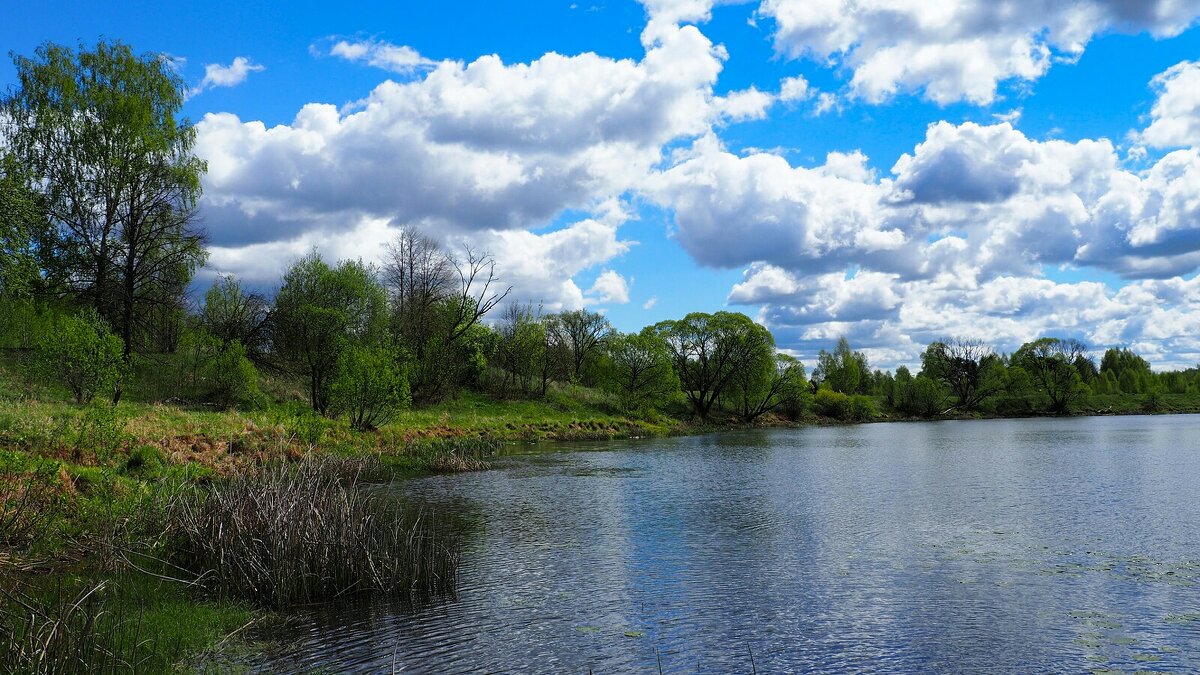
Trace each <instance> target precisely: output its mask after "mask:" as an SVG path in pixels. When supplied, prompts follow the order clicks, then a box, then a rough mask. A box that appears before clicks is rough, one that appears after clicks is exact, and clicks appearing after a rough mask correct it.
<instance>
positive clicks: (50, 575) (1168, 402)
mask: <svg viewBox="0 0 1200 675" xmlns="http://www.w3.org/2000/svg"><path fill="white" fill-rule="evenodd" d="M7 384H8V386H6V387H0V394H2V395H0V524H3V525H4V527H3V528H0V529H2V530H3V531H4V536H3V538H2V539H0V581H3V582H4V583H5V584H6V588H4V589H3V590H4V591H5V593H4V596H5V597H4V598H3V599H2V600H3V602H5V603H8V607H9V609H10V617H15V616H17V614H12V613H11V610H12V608H14V607H17V608H18V609H19V608H20V607H19V605H20V601H22V599H23V601H26V602H27V601H29V600H30V599H31V598H36V599H37V601H38V602H42V603H44V609H46V612H45V616H43V617H42V619H43V621H44V622H46V623H47V625H52V624H53V622H54V621H61V622H67V621H73V620H83V619H86V617H87V616H88V615H87V614H86V613H82V614H80V613H78V610H71V608H72V607H86V606H94V607H101V606H102V607H104V608H105V612H104V613H103V614H101V616H107V617H110V618H112V617H116V619H115V620H116V621H117V624H116V626H117V627H118V628H119V629H114V628H113V626H108V627H106V629H105V630H106V633H107V634H108V635H109V639H111V640H112V644H111V645H109V646H106V647H105V649H109V650H110V651H111V652H112V653H114V654H118V653H119V654H121V657H120V659H116V660H114V661H112V664H119V663H134V662H138V663H144V664H154V665H155V667H156V668H166V667H170V668H178V669H185V670H186V669H194V668H196V667H198V666H197V664H203V663H204V662H206V661H208V660H210V659H213V658H218V659H219V658H220V654H221V653H222V652H225V651H229V650H237V649H240V648H242V646H240V645H239V636H240V635H242V634H243V629H244V628H245V627H246V626H247V625H248V624H251V623H253V622H261V621H265V620H270V617H271V616H272V614H271V613H270V612H267V611H264V610H262V609H260V608H256V607H255V606H254V603H247V602H245V601H238V600H214V599H213V598H211V597H205V596H203V595H201V594H198V593H196V592H195V589H194V588H189V587H188V586H187V585H185V584H184V583H180V582H179V581H175V580H170V579H164V578H162V577H172V576H174V575H172V574H164V573H163V572H164V570H162V569H154V568H152V567H153V566H152V565H147V564H146V561H141V564H139V561H138V559H136V556H134V557H132V558H131V556H130V555H128V554H127V552H128V551H129V550H138V548H139V547H141V546H143V545H144V544H145V542H151V543H150V545H149V546H150V547H151V548H153V547H154V546H157V545H159V544H158V543H156V542H159V541H160V540H161V539H162V538H163V536H164V532H163V531H162V530H157V531H156V530H155V527H158V525H157V524H156V523H152V522H148V521H147V518H146V517H145V516H146V514H147V513H152V512H154V511H155V510H156V509H157V508H158V506H159V505H162V504H165V503H169V502H171V501H172V500H175V499H178V498H179V496H180V495H182V494H187V493H191V492H196V491H205V490H208V489H209V486H212V485H215V484H219V483H223V482H224V481H226V480H227V479H229V478H230V477H234V476H241V475H253V474H256V473H258V472H261V470H262V469H263V468H264V467H270V466H278V465H288V464H296V463H298V462H300V461H302V460H303V459H304V458H310V457H324V456H327V457H342V458H356V457H357V458H369V459H371V460H372V461H375V462H377V463H378V465H379V467H380V468H381V469H382V471H383V472H384V475H383V476H382V477H381V479H384V480H386V479H393V478H398V477H404V476H415V475H423V474H428V473H432V472H440V471H462V470H473V469H480V468H486V467H487V466H488V463H487V462H488V457H489V456H490V455H493V454H495V453H497V452H499V451H501V449H502V448H503V446H504V445H505V444H510V443H530V442H555V441H576V440H611V439H622V438H643V437H654V436H679V435H689V434H701V433H710V432H716V431H721V430H729V429H739V428H748V427H759V428H761V427H800V426H811V425H827V424H828V425H832V424H847V423H852V422H847V421H842V420H837V419H834V418H830V417H822V416H818V415H816V414H815V413H813V412H811V411H810V412H807V413H806V414H805V415H804V416H802V417H800V418H799V419H795V420H789V419H785V418H783V417H779V416H774V415H766V416H763V417H761V418H759V420H757V421H756V423H755V424H752V425H747V424H743V423H740V422H739V421H738V420H736V418H733V417H730V416H719V417H718V418H717V419H716V420H714V421H711V422H707V423H697V422H693V421H689V420H687V419H686V413H687V409H686V408H685V407H683V406H682V405H677V406H674V407H673V408H672V414H657V413H656V414H651V415H646V416H629V415H622V414H619V413H616V412H614V411H612V410H611V408H609V407H607V406H606V404H605V402H604V401H603V400H602V398H601V397H600V396H599V395H598V394H597V393H596V392H593V391H591V390H587V389H584V388H578V387H574V388H559V389H556V390H555V391H554V392H553V393H552V395H551V396H549V397H547V398H546V399H544V400H497V399H494V398H491V397H488V396H484V395H480V394H476V393H464V394H463V395H461V396H459V397H458V398H456V399H454V400H452V401H449V402H445V403H442V404H439V405H435V406H430V407H425V408H420V409H416V410H411V409H410V410H406V411H403V412H401V413H400V414H399V415H398V416H397V417H396V418H395V419H394V420H392V421H391V422H390V423H389V424H387V425H385V426H384V427H382V428H381V429H379V430H376V431H372V432H358V431H354V430H352V429H351V428H350V427H349V426H348V425H347V424H346V423H345V422H344V421H340V420H329V419H326V418H322V417H319V416H316V415H314V414H313V413H312V412H311V411H309V410H308V409H306V408H305V407H304V406H303V405H302V404H299V403H296V402H293V403H290V404H287V403H281V404H275V405H272V406H269V407H266V408H264V409H260V410H251V411H234V410H231V411H217V410H212V409H208V408H204V407H188V406H182V405H171V404H163V403H142V402H137V401H126V402H123V403H121V404H120V405H119V406H117V407H116V408H113V407H111V406H108V405H91V406H79V405H75V404H72V403H68V402H65V401H64V400H61V399H58V400H54V399H53V398H49V399H43V398H37V397H33V396H30V395H27V394H25V393H23V392H22V391H21V389H20V388H19V387H18V386H16V385H14V384H13V382H11V381H9V382H8V383H7ZM1148 402H1149V403H1153V404H1154V405H1153V406H1149V405H1147V403H1148ZM1088 404H1089V405H1088V406H1087V407H1085V408H1083V409H1081V410H1080V413H1082V414H1095V415H1112V414H1135V413H1136V414H1142V413H1146V412H1200V397H1196V396H1189V395H1171V394H1165V395H1161V396H1158V397H1156V398H1155V399H1153V400H1151V401H1147V400H1145V399H1141V398H1137V397H1129V396H1108V397H1092V399H1091V400H1089V401H1088ZM1033 414H1034V413H1032V412H1031V413H1030V415H1029V416H1033ZM999 417H1014V415H997V414H982V413H977V414H972V415H956V414H953V413H950V414H947V415H943V416H941V418H943V419H981V418H999ZM913 419H916V418H912V417H907V416H903V415H900V414H898V413H896V412H887V413H883V414H877V415H876V416H874V417H873V420H872V421H879V422H889V421H908V420H913ZM17 589H24V590H20V593H21V595H18V593H17V592H15V590H17ZM89 603H90V604H89ZM99 603H103V604H99ZM26 609H27V608H26ZM72 611H74V612H75V613H74V614H72ZM56 612H57V613H58V616H57V618H56V617H55V613H56ZM142 624H145V625H146V626H153V627H154V631H155V632H154V634H153V636H150V635H149V634H143V633H140V632H139V631H140V630H141V629H140V628H136V626H140V625H142ZM64 625H65V624H64ZM131 626H133V627H131ZM131 631H132V632H131ZM114 667H115V665H114Z"/></svg>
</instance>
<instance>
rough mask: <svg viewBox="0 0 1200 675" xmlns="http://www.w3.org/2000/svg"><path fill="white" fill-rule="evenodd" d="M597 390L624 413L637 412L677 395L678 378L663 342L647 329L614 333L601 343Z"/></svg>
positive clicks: (653, 406)
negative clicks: (610, 396) (608, 394)
mask: <svg viewBox="0 0 1200 675" xmlns="http://www.w3.org/2000/svg"><path fill="white" fill-rule="evenodd" d="M603 349H604V355H605V359H604V364H603V366H602V367H601V368H600V386H601V387H602V388H603V389H605V390H606V391H609V392H612V393H613V394H615V395H616V396H617V398H618V399H619V400H620V402H621V407H622V408H624V409H625V410H626V411H627V412H641V411H645V410H649V409H652V408H655V407H656V404H659V403H661V402H664V401H667V400H670V399H671V397H673V396H675V395H678V392H679V378H678V377H677V376H676V375H675V369H674V368H673V367H672V365H671V354H670V351H669V350H668V349H667V345H666V343H665V342H664V341H663V339H662V338H661V337H660V336H659V335H658V334H657V333H655V332H654V330H653V329H651V328H646V329H643V330H642V332H640V333H630V334H628V335H626V334H623V333H615V334H613V335H610V336H609V337H608V339H607V340H605V341H604V343H603Z"/></svg>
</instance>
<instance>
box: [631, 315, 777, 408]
mask: <svg viewBox="0 0 1200 675" xmlns="http://www.w3.org/2000/svg"><path fill="white" fill-rule="evenodd" d="M653 330H654V332H655V333H657V334H658V336H659V337H660V338H662V340H663V341H664V343H665V344H666V345H667V350H668V352H669V353H670V354H671V362H672V364H673V366H674V368H675V374H676V375H677V376H678V377H679V381H680V383H681V384H682V387H683V393H684V395H685V396H687V399H688V402H689V403H691V405H692V410H693V412H694V413H695V414H696V416H697V417H699V418H701V419H707V418H708V416H709V414H710V412H711V411H712V407H713V405H714V404H715V403H716V402H717V401H718V400H719V399H720V398H721V395H722V394H723V393H724V392H725V390H726V388H727V387H729V386H730V384H731V382H732V381H733V379H734V377H735V376H736V375H737V374H738V373H739V372H740V371H742V370H743V369H747V368H752V367H753V364H754V363H755V362H756V361H757V360H758V359H761V358H763V357H764V355H765V354H767V353H768V350H773V349H774V346H775V339H774V338H773V337H771V333H770V331H768V330H767V329H766V328H764V327H762V326H760V325H759V324H757V323H754V321H753V320H751V319H750V317H748V316H746V315H745V314H740V313H736V312H715V313H713V314H705V313H702V312H694V313H692V314H688V315H687V316H685V317H684V318H682V319H680V320H677V321H662V322H660V323H657V324H655V325H654V326H653Z"/></svg>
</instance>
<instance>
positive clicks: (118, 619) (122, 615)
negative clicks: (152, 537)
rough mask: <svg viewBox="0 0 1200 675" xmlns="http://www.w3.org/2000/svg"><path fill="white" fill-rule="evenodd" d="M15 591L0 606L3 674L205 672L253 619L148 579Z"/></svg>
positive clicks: (66, 580) (53, 582)
mask: <svg viewBox="0 0 1200 675" xmlns="http://www.w3.org/2000/svg"><path fill="white" fill-rule="evenodd" d="M16 587H17V590H16V591H15V592H13V595H14V598H16V599H18V600H10V602H8V603H7V604H0V625H2V626H3V629H2V630H0V634H3V635H4V636H5V637H4V638H2V639H0V648H4V653H0V670H5V671H12V672H98V673H103V672H155V673H158V672H185V671H194V670H197V669H203V666H204V662H205V661H206V660H207V659H208V658H210V657H211V656H212V652H214V651H215V650H217V649H218V648H221V647H223V646H224V644H223V643H225V644H227V643H228V641H226V640H225V639H226V638H227V637H228V636H230V635H231V634H233V633H235V632H236V631H238V630H239V629H240V628H243V627H245V626H246V625H247V624H249V623H251V622H252V621H253V619H254V616H255V615H254V614H253V612H252V611H251V610H250V608H249V607H248V606H246V605H243V604H238V603H234V602H209V601H197V599H196V598H195V597H193V596H192V595H190V594H189V593H187V592H186V591H185V590H184V589H183V588H182V587H181V586H180V585H179V584H176V583H173V582H168V581H163V580H159V579H155V578H153V577H151V576H148V575H145V574H129V573H122V574H110V575H102V576H99V577H97V576H95V575H91V574H61V575H54V576H49V577H44V578H37V579H34V581H33V583H32V584H17V585H16ZM18 601H19V603H20V604H17V602H18Z"/></svg>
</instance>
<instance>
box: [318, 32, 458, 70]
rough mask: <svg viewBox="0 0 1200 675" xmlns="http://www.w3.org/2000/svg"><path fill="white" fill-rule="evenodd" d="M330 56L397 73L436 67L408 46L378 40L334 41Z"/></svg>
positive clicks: (330, 48)
mask: <svg viewBox="0 0 1200 675" xmlns="http://www.w3.org/2000/svg"><path fill="white" fill-rule="evenodd" d="M329 55H330V56H336V57H339V58H343V59H346V60H347V61H358V62H361V63H365V64H367V65H369V66H374V67H376V68H382V69H384V70H390V71H392V72H396V73H413V72H416V71H420V70H426V69H429V68H432V67H433V66H434V65H436V64H435V63H434V62H433V61H432V60H430V59H427V58H425V57H423V56H421V54H420V53H419V52H418V51H417V50H415V49H413V48H412V47H409V46H407V45H394V44H392V43H390V42H385V41H383V40H377V39H373V38H372V39H364V40H332V44H331V45H330V47H329Z"/></svg>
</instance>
